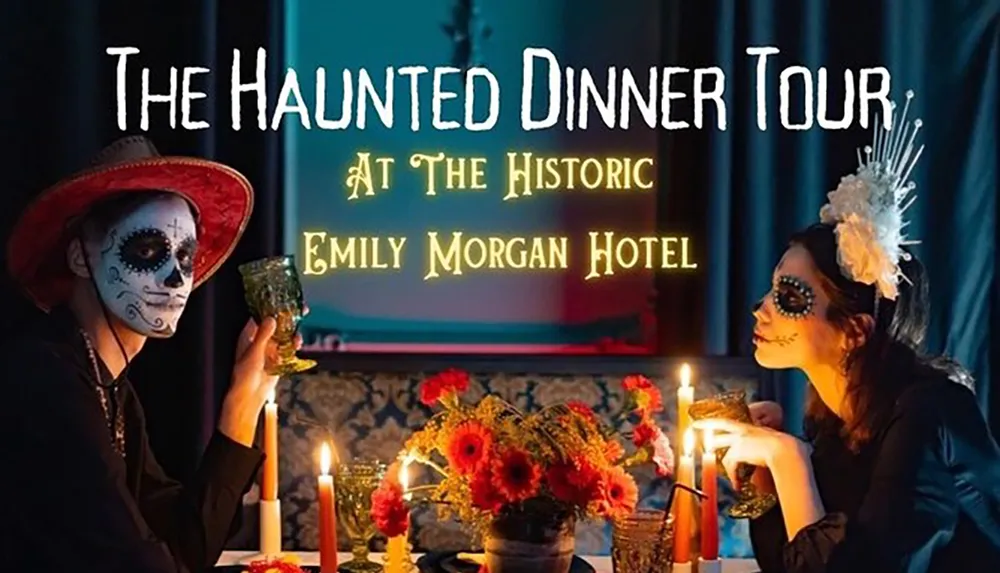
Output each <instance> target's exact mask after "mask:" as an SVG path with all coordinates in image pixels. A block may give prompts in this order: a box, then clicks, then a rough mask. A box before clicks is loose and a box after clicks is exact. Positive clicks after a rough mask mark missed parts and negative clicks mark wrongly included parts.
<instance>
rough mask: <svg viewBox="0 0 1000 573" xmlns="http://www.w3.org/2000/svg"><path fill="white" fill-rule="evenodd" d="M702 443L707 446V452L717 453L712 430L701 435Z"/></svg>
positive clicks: (707, 430)
mask: <svg viewBox="0 0 1000 573" xmlns="http://www.w3.org/2000/svg"><path fill="white" fill-rule="evenodd" d="M701 443H702V444H703V445H704V446H705V451H706V452H714V451H715V443H714V436H713V435H712V430H711V429H706V430H705V431H704V432H703V433H702V435H701Z"/></svg>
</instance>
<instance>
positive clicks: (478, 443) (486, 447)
mask: <svg viewBox="0 0 1000 573" xmlns="http://www.w3.org/2000/svg"><path fill="white" fill-rule="evenodd" d="M492 444H493V433H492V432H491V431H490V429H489V428H487V427H486V426H484V425H482V424H481V423H479V422H477V421H475V420H469V421H467V422H462V423H461V424H459V425H458V427H456V428H455V430H454V431H453V432H452V433H451V435H450V436H448V444H447V447H446V448H445V457H447V458H448V464H449V465H450V466H451V467H453V468H455V471H457V472H458V473H460V474H463V475H466V474H471V473H473V472H475V471H476V470H477V469H479V467H480V466H481V465H482V464H483V463H485V462H486V460H487V459H488V456H489V454H490V447H491V446H492Z"/></svg>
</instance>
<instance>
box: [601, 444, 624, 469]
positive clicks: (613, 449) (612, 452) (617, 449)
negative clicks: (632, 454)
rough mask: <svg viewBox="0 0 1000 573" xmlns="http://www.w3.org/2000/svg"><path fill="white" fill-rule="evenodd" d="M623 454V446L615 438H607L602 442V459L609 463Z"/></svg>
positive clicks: (615, 460)
mask: <svg viewBox="0 0 1000 573" xmlns="http://www.w3.org/2000/svg"><path fill="white" fill-rule="evenodd" d="M624 455H625V448H623V447H622V445H621V444H619V443H618V442H617V441H616V440H608V441H607V442H604V459H605V460H607V462H608V463H609V464H613V463H615V462H617V461H618V460H620V459H622V456H624Z"/></svg>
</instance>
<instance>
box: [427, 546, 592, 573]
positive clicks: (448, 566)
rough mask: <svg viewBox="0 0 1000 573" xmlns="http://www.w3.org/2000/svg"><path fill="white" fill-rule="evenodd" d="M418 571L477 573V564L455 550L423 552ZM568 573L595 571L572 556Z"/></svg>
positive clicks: (584, 562)
mask: <svg viewBox="0 0 1000 573" xmlns="http://www.w3.org/2000/svg"><path fill="white" fill-rule="evenodd" d="M417 568H418V569H420V573H477V572H478V571H479V565H477V564H475V563H470V562H468V561H461V560H459V558H458V552H457V551H451V552H447V553H425V554H424V555H422V556H421V557H420V559H417ZM569 571H570V573H596V571H595V570H594V568H593V567H592V566H591V565H590V563H587V562H586V561H584V560H583V559H580V558H579V557H576V556H574V557H573V564H572V565H571V566H570V568H569Z"/></svg>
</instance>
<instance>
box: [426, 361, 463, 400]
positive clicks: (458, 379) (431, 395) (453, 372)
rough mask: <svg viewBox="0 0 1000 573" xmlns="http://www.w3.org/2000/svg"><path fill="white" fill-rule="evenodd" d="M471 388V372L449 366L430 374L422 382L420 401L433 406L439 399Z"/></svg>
mask: <svg viewBox="0 0 1000 573" xmlns="http://www.w3.org/2000/svg"><path fill="white" fill-rule="evenodd" d="M468 389H469V373H468V372H465V371H462V370H457V369H455V368H449V369H448V370H445V371H443V372H438V373H437V374H435V375H433V376H428V377H427V378H425V379H424V381H423V383H422V384H420V401H421V402H423V403H424V405H427V406H433V405H434V403H435V402H437V401H438V400H442V399H445V398H449V397H453V396H456V395H458V394H461V393H463V392H465V391H466V390H468Z"/></svg>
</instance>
